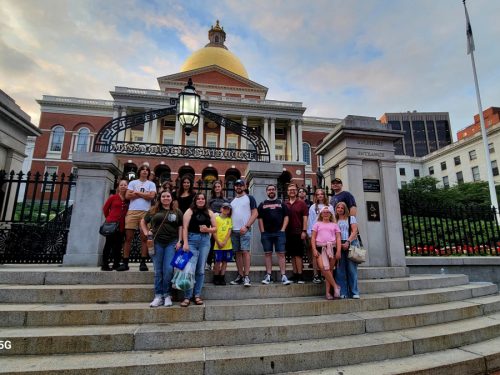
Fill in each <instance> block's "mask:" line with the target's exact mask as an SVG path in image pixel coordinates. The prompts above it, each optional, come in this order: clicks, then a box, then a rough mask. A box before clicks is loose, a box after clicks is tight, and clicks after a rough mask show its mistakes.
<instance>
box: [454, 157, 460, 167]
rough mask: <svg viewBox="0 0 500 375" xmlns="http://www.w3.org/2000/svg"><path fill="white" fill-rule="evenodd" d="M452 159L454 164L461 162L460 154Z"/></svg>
mask: <svg viewBox="0 0 500 375" xmlns="http://www.w3.org/2000/svg"><path fill="white" fill-rule="evenodd" d="M453 161H454V162H455V165H460V164H462V162H461V161H460V156H455V157H454V158H453Z"/></svg>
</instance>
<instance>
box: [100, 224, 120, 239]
mask: <svg viewBox="0 0 500 375" xmlns="http://www.w3.org/2000/svg"><path fill="white" fill-rule="evenodd" d="M119 230H120V222H118V221H112V222H110V223H106V222H104V223H103V224H102V225H101V227H100V228H99V233H100V234H101V235H102V236H104V237H107V236H111V235H113V234H115V233H116V232H118V231H119Z"/></svg>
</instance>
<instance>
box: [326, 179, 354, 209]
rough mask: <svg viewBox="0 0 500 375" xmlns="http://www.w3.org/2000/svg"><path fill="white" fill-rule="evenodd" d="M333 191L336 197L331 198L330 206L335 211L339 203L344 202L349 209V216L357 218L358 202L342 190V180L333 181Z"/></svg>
mask: <svg viewBox="0 0 500 375" xmlns="http://www.w3.org/2000/svg"><path fill="white" fill-rule="evenodd" d="M332 191H333V193H334V195H333V196H332V197H331V198H330V204H331V205H332V207H333V208H334V209H335V206H336V205H337V203H339V202H344V203H345V204H346V205H347V208H349V215H350V216H356V214H357V213H358V209H357V207H356V200H355V199H354V197H353V195H352V194H351V193H349V192H348V191H343V190H342V180H341V179H340V178H334V179H333V180H332Z"/></svg>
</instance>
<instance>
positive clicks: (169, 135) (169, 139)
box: [163, 130, 174, 145]
mask: <svg viewBox="0 0 500 375" xmlns="http://www.w3.org/2000/svg"><path fill="white" fill-rule="evenodd" d="M163 144H164V145H173V144H174V132H173V131H172V130H166V131H164V132H163Z"/></svg>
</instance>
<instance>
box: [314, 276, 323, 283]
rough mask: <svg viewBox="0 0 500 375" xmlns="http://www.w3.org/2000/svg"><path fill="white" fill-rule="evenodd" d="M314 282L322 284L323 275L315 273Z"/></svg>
mask: <svg viewBox="0 0 500 375" xmlns="http://www.w3.org/2000/svg"><path fill="white" fill-rule="evenodd" d="M312 282H313V284H321V283H322V282H323V280H322V279H321V276H319V275H314V277H313V280H312Z"/></svg>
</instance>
